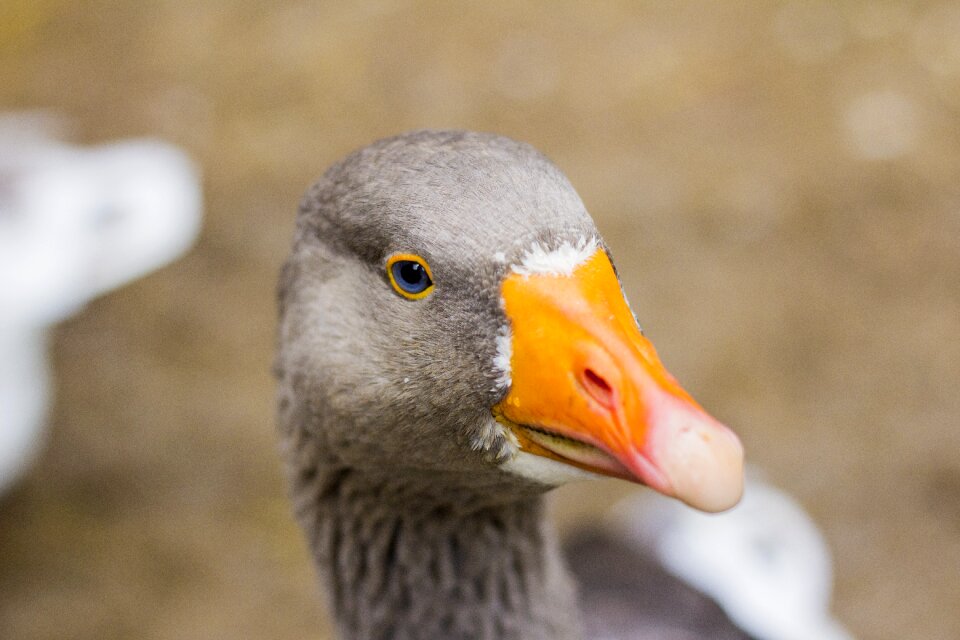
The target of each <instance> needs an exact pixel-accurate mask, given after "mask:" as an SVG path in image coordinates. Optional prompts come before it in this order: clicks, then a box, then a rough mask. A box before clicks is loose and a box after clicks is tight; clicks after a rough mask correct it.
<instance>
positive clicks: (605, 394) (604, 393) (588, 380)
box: [580, 369, 614, 409]
mask: <svg viewBox="0 0 960 640" xmlns="http://www.w3.org/2000/svg"><path fill="white" fill-rule="evenodd" d="M580 385H581V386H582V387H583V389H584V391H586V392H587V393H588V394H589V395H590V397H592V398H593V399H594V400H596V401H597V402H598V403H600V404H601V405H603V406H604V407H607V408H608V409H609V408H613V406H614V391H613V387H611V386H610V383H609V382H607V381H606V379H604V377H603V376H601V375H600V374H599V373H597V372H596V371H594V370H593V369H584V370H583V375H581V376H580Z"/></svg>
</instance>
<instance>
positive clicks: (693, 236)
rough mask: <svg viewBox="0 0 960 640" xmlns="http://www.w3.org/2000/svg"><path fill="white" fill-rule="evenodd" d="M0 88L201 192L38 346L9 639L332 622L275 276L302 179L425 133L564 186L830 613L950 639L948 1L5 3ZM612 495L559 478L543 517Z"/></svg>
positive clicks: (9, 582) (14, 521) (12, 508)
mask: <svg viewBox="0 0 960 640" xmlns="http://www.w3.org/2000/svg"><path fill="white" fill-rule="evenodd" d="M0 105H2V107H3V108H4V109H8V110H9V109H32V108H36V107H46V108H52V109H56V110H57V111H59V112H62V113H64V114H66V115H67V116H68V117H69V119H70V125H71V127H72V128H71V131H72V132H73V133H74V140H76V141H78V142H83V143H95V142H100V141H106V140H109V139H114V138H118V137H126V136H142V135H156V136H163V137H165V138H167V139H169V140H171V141H173V142H175V143H177V144H180V145H182V146H183V147H185V148H186V149H187V150H188V151H189V152H190V153H191V154H192V155H193V156H194V157H195V158H196V160H197V161H198V163H199V164H200V165H201V167H202V169H203V171H204V174H205V177H206V193H207V220H206V225H205V230H204V233H203V235H202V238H201V240H200V242H199V244H198V245H197V247H196V249H195V250H194V251H193V252H192V253H191V254H189V255H188V256H187V257H186V258H185V259H183V260H182V261H181V262H179V263H177V264H175V265H173V266H172V267H170V268H167V269H164V270H163V271H162V272H160V273H157V274H155V275H153V276H150V277H148V278H146V279H144V280H141V281H139V282H137V283H135V284H134V285H132V286H129V287H127V288H126V289H124V290H122V291H120V292H118V293H115V294H113V295H110V296H109V297H107V298H104V299H101V300H99V301H97V302H95V303H94V304H92V305H90V306H89V307H88V308H87V309H86V310H85V311H84V312H83V313H81V314H80V315H79V316H77V317H76V318H74V319H72V320H70V321H69V322H67V323H65V324H64V325H61V326H60V327H59V329H58V330H57V331H56V333H55V338H54V340H53V344H52V348H53V354H54V364H55V367H56V377H57V392H58V396H57V401H56V406H55V408H54V411H53V415H52V430H51V435H50V439H49V443H48V446H47V448H46V450H45V451H44V453H43V456H42V457H41V459H40V460H39V463H38V464H37V465H36V467H35V468H34V470H33V471H32V472H31V473H30V474H29V476H28V477H27V478H26V480H25V481H24V482H23V483H22V484H21V485H20V486H19V487H18V488H17V489H16V490H15V491H14V492H12V493H11V494H9V495H8V496H6V497H4V498H2V499H0V637H2V638H9V639H21V638H28V639H37V640H46V639H51V640H53V639H57V640H62V639H66V638H70V639H74V638H75V639H78V640H80V639H90V640H94V639H96V640H101V639H103V638H136V639H138V640H153V639H156V640H161V639H182V638H237V637H244V638H257V637H262V638H276V639H283V638H324V637H328V636H327V635H326V633H327V628H326V626H325V622H324V614H323V612H322V610H321V608H320V605H319V602H318V598H317V594H316V590H315V587H314V584H313V575H312V568H311V567H310V565H309V562H308V558H307V554H306V552H305V547H304V544H303V543H302V540H301V536H300V533H299V531H298V530H296V529H295V527H294V524H293V522H292V520H291V518H290V516H289V509H288V505H287V502H286V499H285V496H284V488H283V485H282V481H281V476H280V472H279V465H278V461H277V455H276V453H275V441H274V432H273V423H272V420H273V418H272V392H273V384H272V380H271V377H270V373H269V368H270V360H271V353H272V341H273V329H274V304H273V287H274V280H275V275H276V272H277V269H278V267H279V265H280V263H281V261H282V260H283V258H284V254H285V252H286V249H287V246H288V241H289V236H290V232H291V229H292V222H293V216H294V212H295V209H296V204H297V201H298V199H299V197H300V194H301V192H302V191H303V189H304V188H305V187H306V186H307V184H308V183H309V182H310V181H311V180H312V179H313V178H314V177H316V176H317V175H318V174H319V173H320V172H322V171H323V170H324V168H325V167H326V166H328V165H329V164H330V163H331V162H333V161H334V160H336V159H337V158H338V157H340V156H341V155H343V154H344V153H346V152H348V151H350V150H352V149H354V148H356V147H358V146H360V145H363V144H365V143H367V142H369V141H371V140H373V139H375V138H377V137H381V136H384V135H388V134H392V133H395V132H399V131H402V130H406V129H411V128H417V127H427V126H430V127H463V128H472V129H481V130H490V131H497V132H501V133H505V134H508V135H511V136H514V137H516V138H519V139H522V140H526V141H529V142H531V143H533V144H534V145H536V146H537V147H539V148H540V149H541V150H543V151H544V152H546V153H547V154H548V155H549V156H550V157H552V158H553V159H554V160H555V161H556V162H557V163H558V164H559V165H560V167H561V168H562V169H563V170H564V171H565V172H566V173H567V174H568V175H569V177H570V178H571V180H572V181H573V183H574V184H575V185H576V186H577V188H578V189H579V191H580V193H581V195H582V196H583V199H584V200H585V202H586V204H587V206H588V208H589V209H590V210H591V211H592V213H593V214H594V216H595V218H596V219H597V222H598V225H599V227H600V229H601V231H602V232H603V233H604V234H605V236H606V237H607V239H608V241H609V243H610V244H611V246H612V248H613V250H614V255H615V256H616V258H617V260H618V266H619V269H620V272H621V273H622V275H623V278H624V281H625V288H626V290H627V292H628V294H629V296H630V298H631V300H632V302H633V306H634V308H635V310H636V311H637V313H638V315H639V316H640V318H641V321H642V322H643V323H644V326H645V329H646V330H647V332H648V334H649V335H650V336H652V338H653V339H654V341H655V342H656V344H657V345H658V347H659V350H660V352H661V354H662V356H663V357H664V359H665V361H666V362H667V364H668V366H670V368H671V369H672V370H673V371H674V372H675V373H676V374H677V375H678V377H679V378H680V379H681V380H682V381H684V382H685V384H686V386H687V387H688V388H689V389H690V390H691V391H692V392H693V393H694V395H695V396H697V397H698V399H700V400H701V402H702V403H703V404H704V405H705V406H706V407H708V408H709V409H711V410H712V412H714V413H715V414H716V415H718V416H719V417H720V418H721V419H723V420H724V421H725V422H727V423H729V424H731V425H733V426H734V427H735V428H736V429H737V430H738V431H739V433H740V434H742V436H743V439H744V441H745V444H746V446H747V450H748V455H749V459H750V461H751V462H752V463H753V464H755V465H758V466H760V467H762V468H763V469H764V470H765V471H766V473H767V476H768V477H769V478H770V479H772V480H773V481H774V482H776V483H777V484H779V485H780V486H783V487H785V488H787V489H788V490H790V491H791V492H793V493H794V494H795V495H797V496H798V497H799V499H800V500H801V501H802V502H803V504H804V505H805V506H806V507H807V508H808V509H809V510H810V511H811V513H812V514H813V516H814V517H815V518H816V520H817V521H818V522H819V523H820V525H821V526H822V527H823V529H824V531H825V534H826V537H827V539H828V541H829V543H830V544H831V546H832V548H833V551H834V555H835V561H836V578H837V585H836V607H835V610H836V612H837V614H838V616H839V618H840V619H842V620H843V621H844V622H845V623H846V624H847V625H848V626H849V627H850V628H851V629H852V630H853V631H854V632H855V633H857V634H858V635H859V636H861V637H862V638H876V639H889V640H900V639H903V638H924V639H928V640H955V639H956V638H958V637H960V424H958V415H960V2H932V3H887V2H880V3H878V2H866V1H863V2H842V3H833V2H826V1H824V2H797V3H763V2H736V3H734V2H724V3H686V2H684V3H680V2H677V3H653V2H647V3H635V2H626V1H624V2H603V3H576V4H575V3H552V2H543V3H533V2H524V3H516V2H484V3H470V4H467V3H462V4H461V3H446V2H433V3H430V2H425V3H415V2H403V1H395V2H394V1H386V0H384V1H380V2H375V3H321V2H316V3H311V2H270V3H265V2H258V3H252V2H245V3H240V2H228V1H226V0H211V1H207V2H198V3H185V2H174V1H172V0H170V1H167V2H156V1H148V2H142V1H134V0H126V1H122V0H103V1H101V0H91V1H89V2H84V3H68V2H63V1H62V0H5V1H4V2H3V4H2V5H0ZM625 489H626V487H625V486H623V485H618V484H615V483H612V484H596V485H584V486H580V487H577V488H574V489H573V490H565V493H564V492H561V496H560V499H559V505H558V507H559V515H560V517H561V520H562V521H563V524H564V526H568V525H569V524H570V523H571V522H574V521H576V520H577V518H579V517H582V516H583V515H584V514H588V513H590V512H591V510H595V509H596V506H597V505H598V504H601V503H603V502H604V501H605V500H606V499H607V497H606V496H609V495H614V494H619V493H622V492H623V491H624V490H625ZM584 503H589V504H584Z"/></svg>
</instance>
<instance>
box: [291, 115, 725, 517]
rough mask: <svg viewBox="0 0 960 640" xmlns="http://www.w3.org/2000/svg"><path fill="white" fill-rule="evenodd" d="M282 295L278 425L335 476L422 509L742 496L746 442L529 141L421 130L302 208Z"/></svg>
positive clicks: (363, 157)
mask: <svg viewBox="0 0 960 640" xmlns="http://www.w3.org/2000/svg"><path fill="white" fill-rule="evenodd" d="M280 300H281V305H280V306H281V323H280V340H279V344H280V348H279V351H278V354H279V355H278V361H277V365H278V366H277V369H278V373H279V378H280V422H281V425H282V428H284V429H285V430H286V431H287V432H294V431H295V432H297V435H299V436H301V437H306V438H308V439H309V440H310V442H311V443H312V444H311V447H312V451H314V454H313V455H319V456H320V457H321V458H322V460H323V462H324V464H326V465H331V466H335V467H338V468H344V469H351V470H354V471H356V472H358V473H360V474H362V475H363V476H364V477H368V478H370V479H371V481H372V482H374V481H375V482H378V483H381V484H382V485H383V486H391V487H393V488H394V489H395V490H396V488H397V487H409V488H411V490H412V491H416V492H418V493H421V494H422V493H424V492H434V493H437V494H440V493H444V492H446V493H447V494H449V492H450V491H454V492H459V493H457V495H464V496H466V495H474V494H480V493H482V494H483V495H485V496H487V497H488V498H489V496H491V495H495V496H502V497H503V499H508V497H509V496H510V495H516V494H517V493H518V492H520V493H524V492H526V491H542V490H544V489H545V488H549V487H551V486H556V485H558V484H562V483H564V482H567V481H569V480H572V479H576V478H582V477H590V476H595V475H606V476H615V477H619V478H624V479H627V480H632V481H635V482H639V483H643V484H646V485H648V486H650V487H652V488H653V489H655V490H656V491H658V492H660V493H663V494H666V495H668V496H672V497H675V498H677V499H679V500H681V501H683V502H686V503H687V504H690V505H692V506H694V507H696V508H699V509H703V510H707V511H719V510H724V509H727V508H729V507H731V506H733V505H734V504H735V503H736V501H737V500H738V499H739V497H740V494H741V491H742V478H743V469H742V465H743V451H742V448H741V445H740V442H739V441H738V439H737V438H736V436H735V435H733V433H732V432H731V431H730V430H728V429H727V428H726V427H725V426H723V425H722V424H721V423H720V422H718V421H717V420H715V419H714V418H712V417H710V416H709V415H708V414H707V413H706V412H705V411H704V410H703V409H702V408H701V407H700V406H699V405H698V404H697V403H696V402H695V401H694V400H693V399H692V398H691V397H690V396H689V395H688V394H687V393H686V392H685V391H684V390H683V389H682V388H681V387H680V386H679V385H678V383H677V382H676V380H675V379H674V378H673V377H672V376H671V375H670V374H669V373H668V372H667V370H666V369H665V368H664V366H663V364H662V363H661V361H660V359H659V358H658V356H657V353H656V351H655V350H654V347H653V346H652V344H651V343H650V342H649V340H648V339H647V338H646V337H645V336H644V334H643V333H642V331H641V329H640V328H639V325H638V323H637V321H636V318H635V316H634V315H633V313H632V311H631V310H630V307H629V306H628V304H627V302H626V300H625V297H624V295H623V292H622V289H621V286H620V282H619V279H618V276H617V273H616V271H615V269H614V267H613V263H612V261H611V257H610V253H609V251H608V249H607V246H606V245H605V243H604V242H603V240H602V238H601V237H600V235H599V234H598V232H597V229H596V227H595V225H594V223H593V221H592V219H591V218H590V216H589V214H588V213H587V211H586V209H585V208H584V205H583V203H582V202H581V200H580V198H579V197H578V196H577V194H576V192H575V191H574V189H573V187H572V186H571V185H570V183H569V182H568V181H567V179H566V178H565V177H564V176H563V175H562V174H561V172H560V171H559V170H558V169H557V168H556V167H555V166H554V165H553V164H551V163H550V162H549V161H548V160H547V159H546V158H545V157H544V156H542V155H541V154H540V153H538V152H537V151H535V150H534V149H533V148H531V147H530V146H528V145H526V144H522V143H518V142H515V141H513V140H510V139H507V138H503V137H499V136H495V135H487V134H477V133H467V132H438V131H421V132H414V133H409V134H405V135H401V136H398V137H395V138H390V139H387V140H383V141H380V142H377V143H375V144H373V145H371V146H369V147H366V148H364V149H362V150H360V151H358V152H356V153H354V154H353V155H351V156H349V157H348V158H346V159H345V160H344V161H342V162H341V163H339V164H337V165H335V166H334V167H333V168H331V169H330V170H329V171H328V172H327V173H326V174H325V175H324V176H323V178H321V179H320V181H319V182H317V183H316V184H315V185H314V186H313V187H312V188H311V189H310V190H309V191H308V193H307V195H306V196H305V198H304V200H303V202H302V205H301V209H300V214H299V216H298V221H297V230H296V233H295V240H294V246H293V251H292V254H291V257H290V259H289V260H288V262H287V264H286V265H285V267H284V271H283V276H282V279H281V286H280Z"/></svg>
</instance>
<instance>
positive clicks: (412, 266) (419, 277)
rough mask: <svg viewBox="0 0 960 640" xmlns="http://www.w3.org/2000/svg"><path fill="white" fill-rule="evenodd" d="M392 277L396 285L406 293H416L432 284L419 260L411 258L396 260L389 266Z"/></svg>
mask: <svg viewBox="0 0 960 640" xmlns="http://www.w3.org/2000/svg"><path fill="white" fill-rule="evenodd" d="M391 269H392V271H393V279H394V281H396V283H397V286H398V287H400V288H401V289H403V290H404V291H406V292H407V293H412V294H417V293H422V292H424V291H426V289H427V287H429V286H430V285H431V284H433V281H432V280H430V276H429V275H427V270H426V269H425V268H424V266H423V265H422V264H420V263H419V262H414V261H413V260H397V261H396V262H394V263H393V265H392V266H391Z"/></svg>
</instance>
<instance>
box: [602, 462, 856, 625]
mask: <svg viewBox="0 0 960 640" xmlns="http://www.w3.org/2000/svg"><path fill="white" fill-rule="evenodd" d="M756 476H757V474H756V473H751V474H750V476H749V477H748V480H747V483H746V487H745V491H744V496H743V500H742V501H741V502H740V504H739V505H738V506H736V507H735V508H733V509H731V510H730V511H728V512H725V513H721V514H705V513H701V512H699V511H694V510H693V509H688V508H686V507H685V506H684V505H682V504H680V503H679V502H676V501H672V500H666V499H660V498H659V497H658V496H652V495H649V494H645V495H643V496H642V497H632V498H629V499H627V500H625V501H623V502H621V503H620V504H618V505H617V506H616V508H615V509H613V511H612V516H611V520H612V522H611V524H612V525H613V526H612V528H613V529H614V530H615V531H618V532H619V535H620V536H621V537H622V538H623V540H624V541H626V542H628V543H629V544H632V545H633V547H634V548H635V549H637V550H638V551H640V552H642V553H652V555H654V556H655V558H656V560H657V561H658V562H659V563H660V565H662V566H663V567H664V569H666V571H668V572H669V573H671V574H673V575H674V576H675V577H677V578H679V579H681V580H682V581H684V582H685V583H687V584H689V585H690V586H692V587H694V588H695V589H697V590H698V591H700V592H701V593H703V594H705V595H707V596H709V597H710V598H711V599H712V600H714V601H715V602H716V603H717V604H719V605H720V607H721V608H722V609H723V610H724V612H725V613H726V614H727V616H729V618H730V619H731V620H732V621H733V622H734V623H735V624H736V625H737V626H738V627H740V628H741V629H743V630H744V631H745V632H747V633H748V634H749V635H750V636H752V637H754V638H757V640H853V636H851V635H850V634H849V633H848V632H847V631H846V629H844V628H843V627H842V626H841V625H840V624H839V623H838V622H837V621H836V620H834V618H833V617H832V615H831V613H830V598H831V591H832V586H833V575H832V569H831V560H830V554H829V551H828V549H827V546H826V543H825V542H824V540H823V537H822V535H821V534H820V531H819V530H818V529H817V526H816V525H815V524H814V523H813V521H812V520H811V519H810V517H809V516H808V515H807V513H806V512H805V511H804V510H803V508H802V507H800V505H799V504H798V503H797V502H796V501H795V500H794V499H793V498H791V497H790V496H789V495H787V494H786V493H784V492H783V491H780V490H779V489H776V488H775V487H773V486H770V485H769V484H765V483H764V482H762V481H760V480H759V479H758V478H757V477H756Z"/></svg>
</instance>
